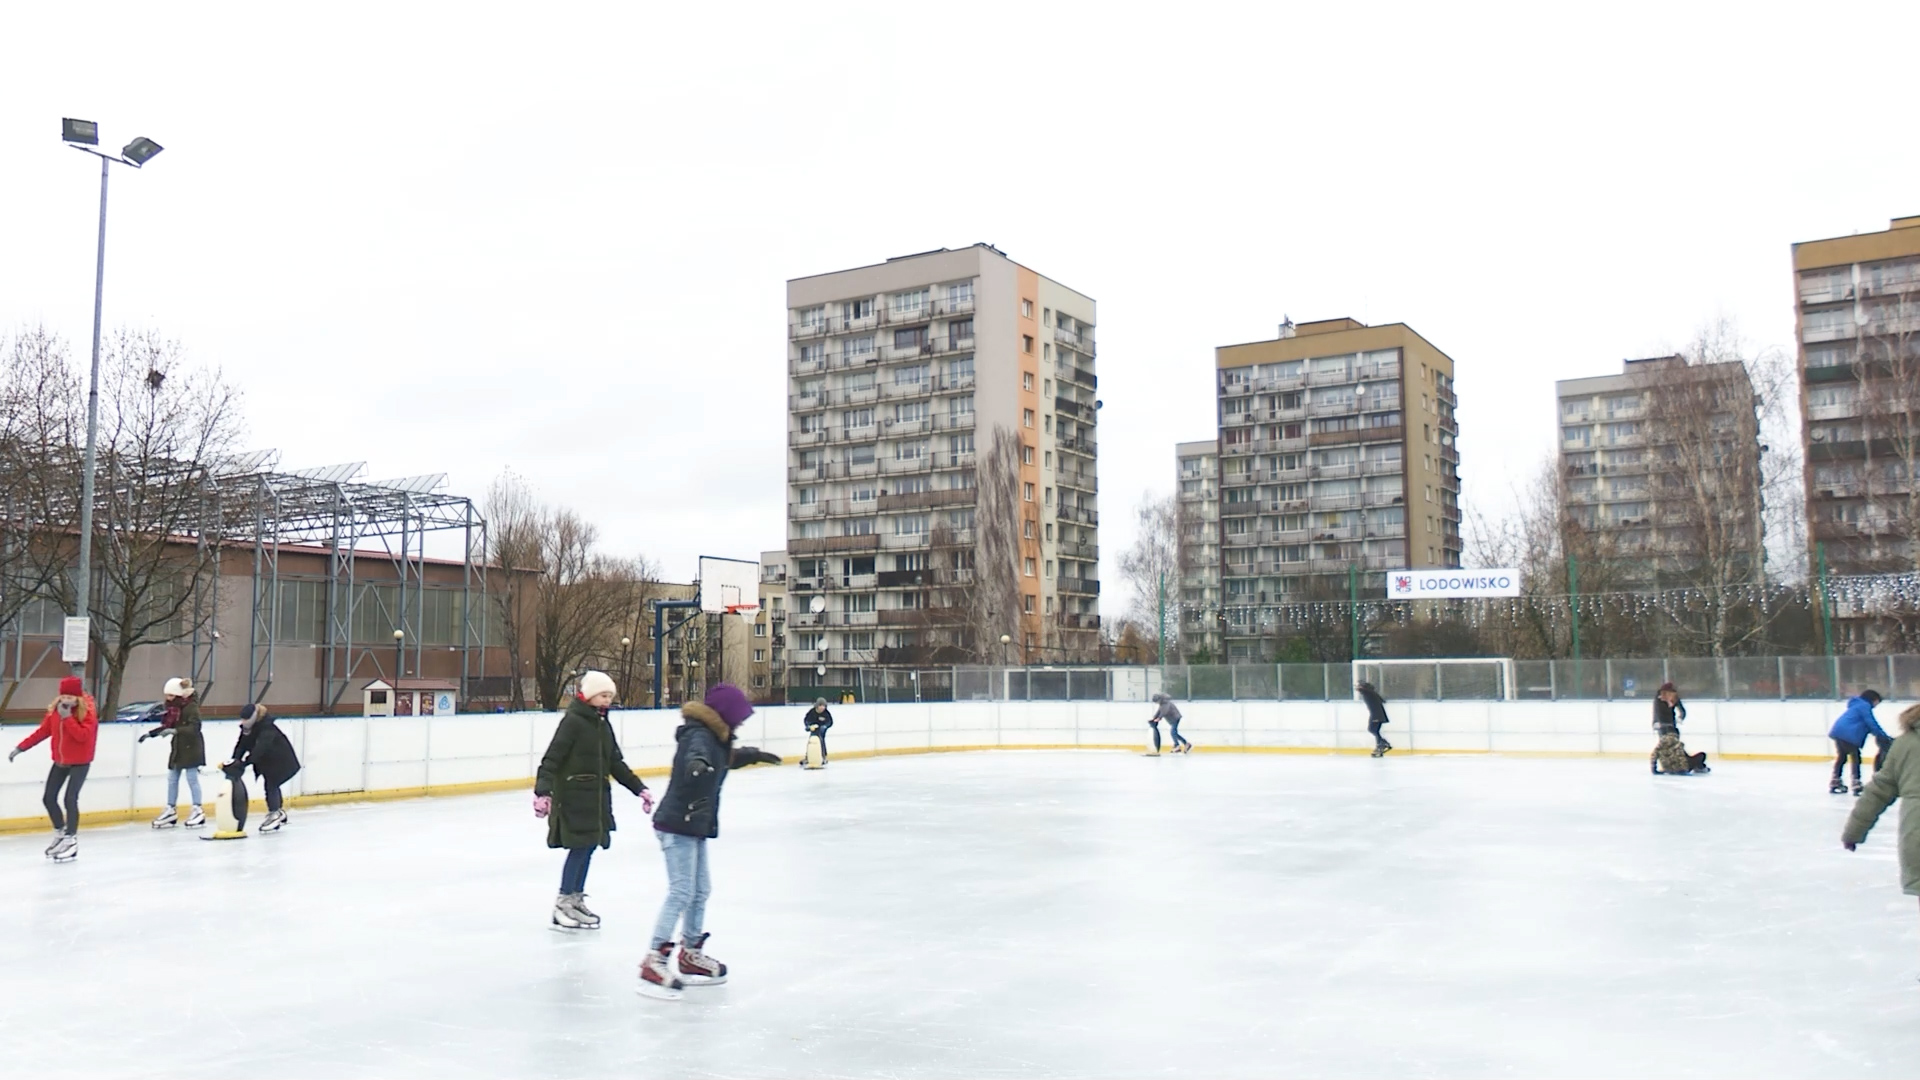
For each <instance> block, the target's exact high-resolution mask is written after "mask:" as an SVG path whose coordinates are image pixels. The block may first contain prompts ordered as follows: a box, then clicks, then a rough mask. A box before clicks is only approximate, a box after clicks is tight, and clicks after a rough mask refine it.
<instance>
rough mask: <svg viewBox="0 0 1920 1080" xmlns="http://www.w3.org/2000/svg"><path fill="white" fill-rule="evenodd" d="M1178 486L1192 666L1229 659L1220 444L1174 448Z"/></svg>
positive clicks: (1184, 646)
mask: <svg viewBox="0 0 1920 1080" xmlns="http://www.w3.org/2000/svg"><path fill="white" fill-rule="evenodd" d="M1173 454H1174V463H1175V472H1176V474H1177V475H1176V481H1177V486H1176V487H1175V489H1174V492H1175V494H1174V505H1175V506H1176V508H1177V525H1176V527H1177V528H1178V530H1179V534H1178V535H1179V539H1178V543H1177V545H1176V546H1177V550H1178V553H1179V554H1178V558H1177V560H1176V561H1177V563H1178V565H1179V567H1180V580H1179V583H1178V585H1177V588H1178V590H1179V592H1178V594H1177V595H1178V598H1179V603H1180V653H1181V657H1180V658H1181V659H1182V660H1183V661H1185V662H1186V663H1189V664H1205V663H1214V662H1217V661H1218V660H1219V659H1220V658H1222V657H1224V656H1225V655H1226V652H1225V647H1226V646H1225V642H1224V640H1223V639H1222V637H1221V622H1222V619H1221V608H1220V444H1219V443H1218V442H1217V441H1215V440H1213V439H1208V440H1207V441H1205V442H1183V443H1176V444H1174V448H1173Z"/></svg>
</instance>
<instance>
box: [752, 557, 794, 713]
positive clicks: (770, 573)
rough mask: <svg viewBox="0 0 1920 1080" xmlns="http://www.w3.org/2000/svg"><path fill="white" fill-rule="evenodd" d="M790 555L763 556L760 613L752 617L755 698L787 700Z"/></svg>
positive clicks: (772, 700)
mask: <svg viewBox="0 0 1920 1080" xmlns="http://www.w3.org/2000/svg"><path fill="white" fill-rule="evenodd" d="M786 654H787V553H786V552H785V551H763V552H761V553H760V610H759V611H758V612H756V613H755V614H754V617H753V641H752V657H753V661H752V662H753V669H752V670H753V699H754V700H755V701H757V702H761V703H763V704H781V703H784V702H785V701H786V700H787V655H786Z"/></svg>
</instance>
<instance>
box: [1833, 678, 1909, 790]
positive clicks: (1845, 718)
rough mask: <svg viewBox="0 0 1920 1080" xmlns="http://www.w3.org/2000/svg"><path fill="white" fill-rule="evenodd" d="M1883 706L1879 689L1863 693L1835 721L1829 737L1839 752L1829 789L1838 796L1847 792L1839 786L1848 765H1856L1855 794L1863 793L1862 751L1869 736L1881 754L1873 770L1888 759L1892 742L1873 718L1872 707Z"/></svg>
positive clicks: (1878, 768)
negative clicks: (1888, 749) (1861, 777)
mask: <svg viewBox="0 0 1920 1080" xmlns="http://www.w3.org/2000/svg"><path fill="white" fill-rule="evenodd" d="M1878 704H1880V693H1879V691H1876V690H1862V691H1860V696H1859V697H1857V698H1854V699H1853V700H1851V701H1849V702H1847V711H1846V712H1843V713H1841V714H1840V719H1838V720H1835V721H1834V722H1833V729H1832V730H1830V731H1828V732H1827V737H1828V738H1830V739H1832V740H1833V748H1834V750H1835V751H1836V753H1835V756H1834V759H1833V782H1832V783H1831V784H1828V785H1827V790H1828V791H1830V792H1832V793H1833V794H1835V795H1845V794H1846V793H1847V789H1846V787H1845V785H1843V784H1841V783H1840V769H1841V767H1842V766H1844V765H1845V764H1846V763H1847V762H1849V761H1851V762H1853V793H1854V794H1855V795H1858V794H1860V791H1861V787H1860V748H1861V747H1863V746H1865V745H1867V736H1868V735H1872V736H1873V737H1874V739H1875V740H1876V742H1877V745H1878V752H1877V753H1875V754H1874V756H1873V771H1874V772H1879V771H1880V763H1881V762H1882V761H1883V760H1885V759H1886V756H1887V748H1888V747H1889V746H1891V745H1893V739H1892V738H1890V737H1889V736H1888V735H1887V733H1886V731H1885V730H1884V729H1882V728H1881V727H1880V721H1878V720H1876V719H1874V718H1873V707H1874V706H1875V705H1878Z"/></svg>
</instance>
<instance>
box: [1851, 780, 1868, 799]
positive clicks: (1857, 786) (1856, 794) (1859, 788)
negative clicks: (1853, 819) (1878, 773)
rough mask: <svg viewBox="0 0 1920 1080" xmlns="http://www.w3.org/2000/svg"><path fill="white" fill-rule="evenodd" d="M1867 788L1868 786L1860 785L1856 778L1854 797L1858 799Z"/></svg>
mask: <svg viewBox="0 0 1920 1080" xmlns="http://www.w3.org/2000/svg"><path fill="white" fill-rule="evenodd" d="M1865 790H1867V789H1866V788H1864V787H1862V786H1861V785H1860V781H1858V780H1855V781H1854V782H1853V797H1854V798H1856V799H1857V798H1859V797H1860V793H1861V792H1863V791H1865Z"/></svg>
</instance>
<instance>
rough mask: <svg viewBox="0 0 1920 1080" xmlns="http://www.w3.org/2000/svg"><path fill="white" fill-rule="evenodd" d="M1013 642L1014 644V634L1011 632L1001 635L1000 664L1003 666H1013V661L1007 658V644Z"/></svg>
mask: <svg viewBox="0 0 1920 1080" xmlns="http://www.w3.org/2000/svg"><path fill="white" fill-rule="evenodd" d="M1011 644H1013V635H1011V634H1001V635H1000V666H1001V667H1012V666H1013V664H1012V661H1010V660H1008V659H1007V646H1009V645H1011Z"/></svg>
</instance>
